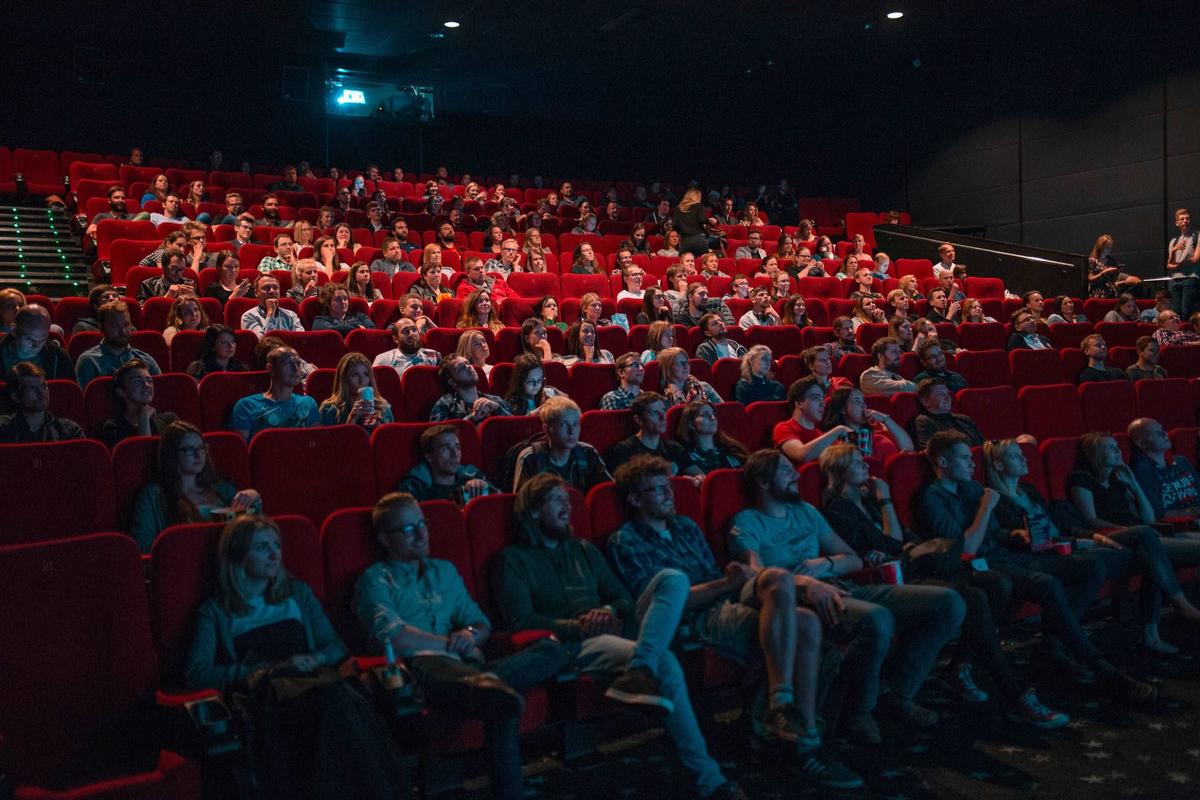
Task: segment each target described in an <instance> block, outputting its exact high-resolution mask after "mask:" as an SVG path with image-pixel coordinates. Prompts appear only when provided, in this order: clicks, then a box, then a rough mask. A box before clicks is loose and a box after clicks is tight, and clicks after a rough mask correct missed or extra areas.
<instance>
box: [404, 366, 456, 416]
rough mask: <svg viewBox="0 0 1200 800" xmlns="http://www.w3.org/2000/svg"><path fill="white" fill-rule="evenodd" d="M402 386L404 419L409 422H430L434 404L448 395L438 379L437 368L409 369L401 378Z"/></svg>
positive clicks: (416, 367)
mask: <svg viewBox="0 0 1200 800" xmlns="http://www.w3.org/2000/svg"><path fill="white" fill-rule="evenodd" d="M400 386H401V390H402V392H403V395H404V416H403V419H405V420H407V421H409V422H421V421H424V420H428V419H429V412H431V411H432V410H433V404H434V403H436V402H437V401H438V398H439V397H441V396H442V395H443V394H445V393H446V388H445V387H444V386H443V385H442V382H441V380H440V379H439V378H438V368H437V367H428V366H423V365H419V366H415V367H409V368H408V369H406V370H405V371H404V374H403V375H401V376H400ZM393 413H394V412H393ZM399 418H400V417H397V419H399Z"/></svg>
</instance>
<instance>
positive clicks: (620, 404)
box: [600, 386, 641, 411]
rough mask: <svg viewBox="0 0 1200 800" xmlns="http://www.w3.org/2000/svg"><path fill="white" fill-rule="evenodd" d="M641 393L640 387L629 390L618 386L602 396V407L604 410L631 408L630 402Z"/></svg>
mask: <svg viewBox="0 0 1200 800" xmlns="http://www.w3.org/2000/svg"><path fill="white" fill-rule="evenodd" d="M639 394H641V389H640V388H639V389H638V391H636V392H627V391H625V390H624V389H622V388H621V387H620V386H618V387H617V388H616V389H613V390H612V391H611V392H606V393H605V395H604V396H603V397H601V398H600V408H601V409H602V410H604V411H621V410H622V409H626V408H629V404H630V403H632V402H633V398H635V397H637V396H638V395H639Z"/></svg>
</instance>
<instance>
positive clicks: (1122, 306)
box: [1104, 294, 1158, 322]
mask: <svg viewBox="0 0 1200 800" xmlns="http://www.w3.org/2000/svg"><path fill="white" fill-rule="evenodd" d="M1157 316H1158V315H1157V314H1155V319H1152V320H1150V321H1151V322H1154V321H1156V320H1157ZM1141 321H1142V318H1141V315H1140V314H1139V313H1138V305H1137V300H1136V299H1135V298H1134V296H1133V295H1131V294H1121V296H1120V297H1118V298H1117V305H1116V307H1115V308H1113V310H1112V311H1109V312H1108V313H1107V314H1105V315H1104V322H1141Z"/></svg>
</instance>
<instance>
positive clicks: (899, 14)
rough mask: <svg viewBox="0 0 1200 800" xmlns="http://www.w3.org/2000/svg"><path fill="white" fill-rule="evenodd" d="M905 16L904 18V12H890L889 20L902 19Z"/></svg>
mask: <svg viewBox="0 0 1200 800" xmlns="http://www.w3.org/2000/svg"><path fill="white" fill-rule="evenodd" d="M903 16H904V12H903V11H889V12H888V15H887V18H888V19H900V18H901V17H903Z"/></svg>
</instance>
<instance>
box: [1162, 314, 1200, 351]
mask: <svg viewBox="0 0 1200 800" xmlns="http://www.w3.org/2000/svg"><path fill="white" fill-rule="evenodd" d="M1154 341H1156V342H1158V344H1159V346H1160V347H1167V346H1170V345H1175V346H1177V347H1179V346H1184V345H1196V344H1200V333H1196V332H1195V331H1189V330H1183V329H1182V328H1181V327H1180V319H1179V315H1178V314H1176V313H1175V312H1174V311H1171V310H1170V309H1168V310H1166V311H1160V312H1159V314H1158V330H1156V331H1155V332H1154Z"/></svg>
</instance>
